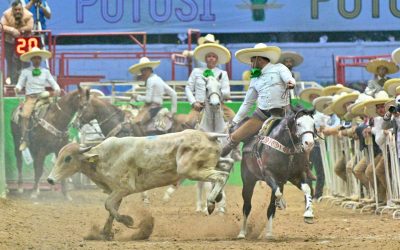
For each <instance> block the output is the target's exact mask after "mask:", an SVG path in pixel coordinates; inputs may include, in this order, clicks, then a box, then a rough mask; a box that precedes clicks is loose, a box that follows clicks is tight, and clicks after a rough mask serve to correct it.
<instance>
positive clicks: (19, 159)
mask: <svg viewBox="0 0 400 250" xmlns="http://www.w3.org/2000/svg"><path fill="white" fill-rule="evenodd" d="M14 145H15V147H14V154H15V158H16V160H17V169H18V193H20V194H22V193H23V192H24V187H23V180H22V153H21V151H19V148H18V147H17V146H18V144H14Z"/></svg>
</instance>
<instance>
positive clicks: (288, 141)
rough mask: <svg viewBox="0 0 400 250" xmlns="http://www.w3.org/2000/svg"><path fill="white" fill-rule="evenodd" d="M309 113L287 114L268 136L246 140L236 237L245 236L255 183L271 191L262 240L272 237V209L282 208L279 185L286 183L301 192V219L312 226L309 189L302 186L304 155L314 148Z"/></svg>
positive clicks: (311, 122)
mask: <svg viewBox="0 0 400 250" xmlns="http://www.w3.org/2000/svg"><path fill="white" fill-rule="evenodd" d="M311 113H312V111H304V110H299V111H296V112H292V111H288V114H287V115H286V116H285V117H284V118H283V119H282V120H281V121H280V123H279V124H278V125H276V126H275V127H274V128H273V129H272V131H271V133H270V134H269V135H268V136H263V137H258V138H259V139H258V140H255V138H252V139H250V141H247V142H245V146H244V150H243V158H242V163H241V176H242V181H243V189H242V197H243V224H242V227H241V230H240V233H239V235H238V238H245V237H246V234H247V218H248V216H249V214H250V211H251V198H252V196H253V190H254V186H255V184H256V182H257V181H258V180H261V181H265V182H266V183H267V184H268V186H270V188H271V200H270V203H269V206H268V211H267V219H268V223H267V226H266V237H267V238H269V237H272V220H273V218H274V216H275V210H276V206H277V205H278V206H280V207H281V208H284V207H285V205H284V202H283V199H282V195H283V186H284V184H285V183H286V182H287V181H290V182H291V183H293V184H294V185H295V186H296V187H298V188H299V189H301V190H302V191H303V192H304V195H305V202H306V209H305V213H304V215H303V216H304V219H305V221H306V222H307V223H312V219H313V217H314V215H313V210H312V198H311V190H310V187H309V186H308V184H306V173H305V168H306V167H308V164H309V161H308V154H309V152H310V151H311V150H312V148H313V146H314V135H315V133H314V130H315V128H314V120H313V118H312V117H311Z"/></svg>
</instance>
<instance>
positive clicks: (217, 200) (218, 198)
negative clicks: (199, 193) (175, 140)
mask: <svg viewBox="0 0 400 250" xmlns="http://www.w3.org/2000/svg"><path fill="white" fill-rule="evenodd" d="M221 200H222V193H221V192H220V193H219V194H218V195H217V197H215V201H216V202H220V201H221Z"/></svg>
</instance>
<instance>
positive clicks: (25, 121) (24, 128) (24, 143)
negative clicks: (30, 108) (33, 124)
mask: <svg viewBox="0 0 400 250" xmlns="http://www.w3.org/2000/svg"><path fill="white" fill-rule="evenodd" d="M21 118H22V119H21V135H22V136H21V142H20V144H19V150H20V151H23V150H24V149H26V148H27V147H28V126H29V118H26V117H21Z"/></svg>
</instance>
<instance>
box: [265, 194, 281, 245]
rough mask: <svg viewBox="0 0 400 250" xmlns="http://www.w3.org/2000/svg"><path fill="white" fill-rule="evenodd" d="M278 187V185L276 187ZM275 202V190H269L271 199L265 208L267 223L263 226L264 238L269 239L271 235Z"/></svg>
mask: <svg viewBox="0 0 400 250" xmlns="http://www.w3.org/2000/svg"><path fill="white" fill-rule="evenodd" d="M278 189H279V187H278ZM276 202H277V197H276V195H275V192H273V191H271V200H270V202H269V206H268V210H267V218H268V221H267V225H266V226H265V238H266V239H271V238H272V237H273V232H272V222H273V219H274V217H275V212H276V205H275V204H276Z"/></svg>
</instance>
